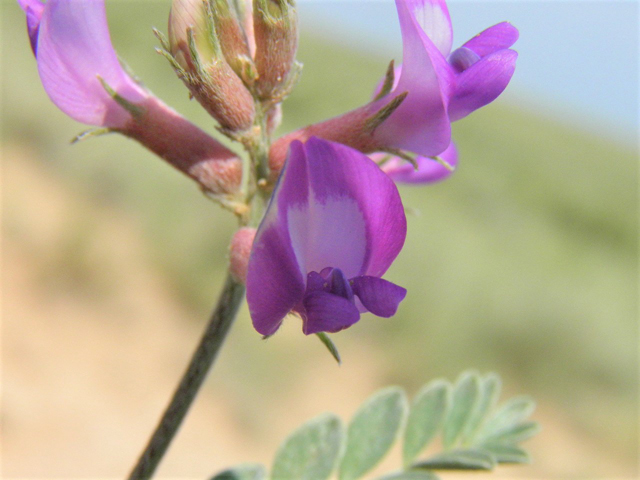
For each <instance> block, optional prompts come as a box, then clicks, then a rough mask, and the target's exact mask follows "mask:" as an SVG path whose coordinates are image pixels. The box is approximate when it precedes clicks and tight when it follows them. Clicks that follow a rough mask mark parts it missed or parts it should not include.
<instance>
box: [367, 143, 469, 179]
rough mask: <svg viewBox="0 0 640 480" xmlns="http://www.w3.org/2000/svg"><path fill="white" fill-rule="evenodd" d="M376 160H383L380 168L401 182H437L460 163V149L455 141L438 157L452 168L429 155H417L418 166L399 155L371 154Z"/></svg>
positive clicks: (447, 175) (446, 176)
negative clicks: (415, 166)
mask: <svg viewBox="0 0 640 480" xmlns="http://www.w3.org/2000/svg"><path fill="white" fill-rule="evenodd" d="M371 157H372V158H373V160H374V161H377V162H379V161H382V162H383V163H381V164H380V168H382V171H383V172H385V173H386V174H387V175H389V177H391V179H392V180H393V181H395V182H400V183H412V184H423V183H435V182H440V181H442V180H444V179H445V178H448V177H449V176H450V175H451V174H452V173H453V171H454V170H453V169H455V167H456V166H457V165H458V150H457V149H456V146H455V144H454V143H453V142H451V144H450V145H449V146H448V147H447V148H446V150H445V151H444V152H442V153H441V154H440V155H438V157H439V158H440V159H442V160H443V161H444V162H446V163H447V164H448V165H449V166H450V167H451V168H447V166H445V165H443V164H442V163H440V162H438V161H436V160H434V159H433V158H428V157H417V158H416V163H417V164H418V168H417V169H416V168H414V166H413V165H411V164H410V163H409V162H407V161H406V160H403V159H401V158H399V157H393V156H392V157H391V158H388V157H389V155H385V154H381V153H375V154H374V155H372V156H371Z"/></svg>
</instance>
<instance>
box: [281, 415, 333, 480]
mask: <svg viewBox="0 0 640 480" xmlns="http://www.w3.org/2000/svg"><path fill="white" fill-rule="evenodd" d="M343 436H344V434H343V431H342V423H341V422H340V419H339V418H338V417H336V416H335V415H333V414H325V415H321V416H319V417H317V418H315V419H313V420H311V421H309V422H307V423H305V424H304V425H303V426H302V427H300V428H299V429H298V430H296V431H295V432H293V433H292V434H291V435H290V436H289V437H288V438H287V439H286V440H285V441H284V443H283V444H282V446H281V447H280V449H279V450H278V453H277V454H276V458H275V461H274V462H273V468H272V470H271V478H272V479H274V480H276V479H280V478H291V479H294V478H295V479H296V480H325V479H326V478H328V477H329V475H331V472H332V471H333V469H334V467H335V464H336V460H337V459H338V455H339V453H340V447H341V444H342V438H343Z"/></svg>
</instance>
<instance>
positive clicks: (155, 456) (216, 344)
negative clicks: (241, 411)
mask: <svg viewBox="0 0 640 480" xmlns="http://www.w3.org/2000/svg"><path fill="white" fill-rule="evenodd" d="M244 291H245V288H244V286H243V285H242V284H240V283H239V282H238V281H237V280H234V278H233V277H232V276H231V274H229V275H228V276H227V279H226V281H225V284H224V287H223V289H222V292H221V293H220V297H219V299H218V304H217V305H216V307H215V309H214V310H213V313H212V315H211V319H210V320H209V324H208V325H207V328H206V330H205V332H204V334H203V336H202V339H201V340H200V343H199V344H198V347H197V348H196V350H195V352H194V354H193V357H192V358H191V362H190V363H189V366H188V367H187V370H186V371H185V373H184V375H183V376H182V380H181V381H180V384H179V385H178V388H177V389H176V391H175V393H174V394H173V397H172V398H171V401H170V402H169V405H168V407H167V409H166V410H165V411H164V413H163V415H162V418H161V419H160V422H159V423H158V426H157V427H156V429H155V431H154V432H153V434H152V436H151V438H150V440H149V443H148V444H147V446H146V447H145V449H144V451H143V452H142V454H141V455H140V458H139V459H138V461H137V463H136V465H135V466H134V467H133V470H132V471H131V473H130V474H129V477H128V478H129V480H145V479H149V478H151V477H152V476H153V473H154V472H155V471H156V469H157V468H158V465H159V464H160V461H161V460H162V458H163V457H164V454H165V453H166V451H167V449H168V448H169V445H170V444H171V441H172V440H173V437H174V436H175V434H176V433H177V431H178V429H179V428H180V425H181V424H182V421H183V420H184V417H185V416H186V414H187V412H188V411H189V407H191V404H192V403H193V400H194V399H195V397H196V395H197V394H198V391H199V390H200V387H201V386H202V384H203V382H204V380H205V378H206V377H207V373H208V372H209V370H210V369H211V366H212V365H213V363H214V362H215V360H216V357H217V356H218V352H219V351H220V348H221V347H222V344H223V343H224V341H225V339H226V338H227V333H229V330H230V329H231V325H232V324H233V321H234V320H235V318H236V315H237V313H238V309H239V308H240V304H241V303H242V300H243V299H244Z"/></svg>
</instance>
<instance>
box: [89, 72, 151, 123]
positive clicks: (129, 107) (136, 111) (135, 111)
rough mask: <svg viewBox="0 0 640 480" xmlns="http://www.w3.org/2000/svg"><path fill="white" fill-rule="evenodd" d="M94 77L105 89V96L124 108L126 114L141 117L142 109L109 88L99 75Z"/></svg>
mask: <svg viewBox="0 0 640 480" xmlns="http://www.w3.org/2000/svg"><path fill="white" fill-rule="evenodd" d="M96 77H97V78H98V80H99V81H100V84H102V88H104V89H105V91H106V92H107V94H108V95H109V96H110V97H111V98H113V99H114V100H115V101H116V103H117V104H118V105H120V106H121V107H122V108H124V109H125V110H126V111H127V112H129V113H130V114H131V115H133V116H134V117H139V116H140V115H142V114H143V113H144V108H142V107H140V106H138V105H135V104H133V103H131V102H130V101H129V100H127V99H126V98H124V97H122V96H121V95H120V94H119V93H117V92H116V91H115V90H114V89H113V88H111V86H110V85H109V84H108V83H107V82H106V81H105V79H104V78H102V77H101V76H100V75H96Z"/></svg>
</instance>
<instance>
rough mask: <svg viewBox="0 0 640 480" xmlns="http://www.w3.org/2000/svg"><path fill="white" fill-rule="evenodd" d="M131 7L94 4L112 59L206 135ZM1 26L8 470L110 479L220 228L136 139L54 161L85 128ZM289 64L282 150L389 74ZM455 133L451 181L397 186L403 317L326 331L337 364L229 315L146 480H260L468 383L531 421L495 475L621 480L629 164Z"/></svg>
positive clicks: (631, 292) (204, 298)
mask: <svg viewBox="0 0 640 480" xmlns="http://www.w3.org/2000/svg"><path fill="white" fill-rule="evenodd" d="M110 5H111V4H110ZM127 5H128V7H129V8H128V9H124V8H122V4H119V3H118V2H115V3H114V4H113V6H110V7H109V8H110V10H109V14H110V21H111V25H112V31H113V37H114V43H115V45H116V47H117V49H118V51H119V53H120V54H121V56H122V57H123V58H124V59H125V60H126V61H127V62H128V63H129V64H130V65H131V66H132V68H133V69H134V71H136V73H137V74H138V75H139V76H140V77H141V78H143V79H144V80H145V82H146V83H147V85H148V86H149V87H150V88H151V90H152V91H154V92H155V93H156V94H157V95H158V96H160V97H162V98H163V99H165V100H166V101H167V102H168V103H169V104H171V105H173V106H175V107H176V109H177V110H179V111H180V112H182V113H184V114H185V115H187V116H189V118H191V119H193V120H194V121H196V122H197V123H199V124H200V125H201V126H203V127H204V128H206V129H208V130H209V131H212V132H213V131H214V129H213V124H212V122H211V121H210V119H209V118H208V117H207V116H206V114H205V113H204V112H203V111H201V109H200V108H199V106H198V105H197V104H196V103H195V102H191V103H190V102H189V101H188V100H187V95H186V90H185V89H184V88H183V87H182V85H181V84H180V82H179V81H178V80H177V79H175V78H174V75H173V73H172V72H171V70H170V68H169V67H168V65H166V62H165V61H164V59H162V58H161V57H160V56H157V55H154V54H153V50H152V49H153V46H154V38H153V36H152V35H151V34H150V31H149V29H150V27H151V26H159V27H164V24H165V21H166V20H165V18H166V10H163V9H162V8H154V9H152V10H151V11H149V10H147V6H146V5H147V4H145V3H144V2H139V3H136V2H130V3H127ZM6 7H7V6H6V5H5V4H4V3H3V14H4V15H3V18H2V41H3V44H4V46H5V48H4V52H3V58H2V68H3V72H4V73H3V79H2V80H3V85H2V121H1V122H2V137H1V138H0V141H1V147H2V157H3V158H2V162H3V171H2V173H3V175H2V177H3V198H2V200H3V201H2V204H3V212H2V214H3V222H2V228H3V247H4V248H3V265H4V267H3V279H2V281H3V284H2V292H3V425H2V430H3V457H4V458H3V459H4V465H3V472H2V473H3V474H5V475H6V476H8V477H29V476H45V477H63V478H64V477H67V478H68V477H86V476H87V475H90V476H120V475H122V474H123V473H124V471H126V469H127V468H128V467H129V465H130V463H131V462H132V461H133V459H134V458H135V456H136V455H137V454H138V449H139V448H140V447H141V446H142V444H143V442H144V441H145V440H146V436H147V435H148V433H149V432H150V431H151V428H152V426H153V425H154V422H155V421H156V419H157V416H158V414H159V412H160V410H161V409H162V407H163V406H164V403H165V402H166V400H167V399H168V397H169V392H170V391H171V389H172V387H173V385H174V384H175V382H176V381H177V378H178V376H179V375H180V372H181V370H182V368H183V366H184V363H185V362H186V360H187V358H188V356H189V355H190V353H191V349H192V348H193V345H195V342H196V338H197V336H198V334H199V330H200V329H201V328H202V326H203V322H204V320H205V318H206V316H207V315H208V311H209V309H210V307H211V305H212V304H213V302H214V298H215V295H216V292H217V290H218V289H219V287H220V284H221V279H222V275H223V272H224V269H225V262H226V245H227V242H228V239H229V237H230V235H231V233H232V232H233V228H234V222H233V220H232V219H231V218H228V217H227V215H226V214H225V213H224V212H223V211H222V210H220V209H219V208H217V207H216V206H215V205H213V204H211V203H210V202H208V201H207V200H206V199H205V198H204V197H203V196H202V195H201V194H200V193H199V191H198V189H197V188H195V186H194V185H192V184H191V183H190V181H189V180H188V179H186V178H183V177H181V176H180V175H179V174H176V173H175V172H174V171H173V170H172V169H171V168H169V167H167V166H165V165H163V164H162V163H161V162H159V161H158V160H157V159H156V158H154V157H153V156H152V155H151V154H149V153H147V152H145V151H144V150H142V149H141V148H140V147H139V146H138V145H136V144H134V143H133V142H130V141H128V140H125V139H122V138H118V137H116V136H107V137H103V138H97V139H91V140H88V141H85V142H81V143H80V144H78V145H74V146H73V147H71V146H69V144H68V140H69V139H71V138H72V137H73V136H74V135H75V134H77V133H78V132H79V131H80V130H82V129H83V126H82V125H79V124H76V123H74V122H73V121H71V120H69V119H67V118H65V117H64V115H63V114H62V113H60V112H59V111H58V110H57V109H56V108H55V107H54V106H53V105H51V104H50V103H49V101H48V99H47V97H46V95H45V93H44V92H43V91H42V88H41V86H40V84H39V80H38V77H37V73H36V68H35V62H34V60H33V58H32V56H31V52H30V51H29V47H28V42H27V40H26V35H25V32H24V30H25V28H24V20H23V18H22V14H21V12H20V11H19V9H17V8H13V7H14V6H13V5H9V7H8V8H6ZM140 18H144V19H145V20H144V25H143V26H140V25H139V24H140ZM8 39H11V45H15V46H12V48H11V49H8V48H6V45H8ZM299 58H300V60H301V61H303V62H304V64H305V70H304V73H303V77H302V81H301V83H300V85H299V87H298V88H297V90H296V91H295V92H294V94H293V95H292V97H291V98H290V99H289V100H288V101H287V102H286V103H285V111H284V113H285V119H286V121H285V123H284V125H283V126H282V128H281V132H282V133H284V132H287V131H290V130H292V129H293V128H296V127H298V126H301V125H303V124H305V123H309V122H312V121H316V120H321V119H324V118H327V117H329V116H332V115H336V114H339V113H341V112H343V111H346V110H347V109H349V108H352V107H356V106H358V105H361V104H362V103H363V102H365V101H367V100H368V98H369V95H370V92H371V91H372V90H373V88H374V86H375V85H376V84H377V82H378V79H379V78H380V76H381V75H382V73H383V72H384V70H385V68H386V64H387V62H388V60H389V59H386V58H376V57H373V56H372V57H365V56H362V55H360V56H354V55H353V54H352V53H351V52H349V51H348V50H347V49H345V48H344V47H342V46H339V45H338V44H330V43H327V42H326V41H322V42H321V41H319V40H318V39H314V38H308V37H305V38H303V39H302V42H301V48H300V55H299ZM454 136H455V139H456V142H457V144H458V146H459V150H460V158H461V160H460V167H459V169H458V171H457V172H456V173H455V174H454V175H453V177H452V178H451V179H450V180H448V181H446V182H444V183H442V184H439V185H434V186H430V187H412V188H409V187H403V188H402V189H401V193H402V195H403V198H404V202H405V206H406V208H407V210H408V212H409V236H408V238H407V242H406V248H405V249H404V250H403V252H402V253H401V255H400V257H399V258H398V260H397V262H396V263H395V264H394V266H393V267H392V269H391V270H390V272H389V273H388V274H387V276H388V278H389V279H390V280H392V281H394V282H396V283H399V284H401V285H403V286H405V287H406V288H407V289H408V290H409V295H408V297H407V299H406V301H405V302H404V303H403V305H402V307H401V310H400V313H399V315H397V316H396V317H394V318H393V319H390V320H384V319H378V318H375V317H371V316H369V317H365V318H364V319H363V320H362V321H361V322H360V323H359V324H357V325H355V326H354V327H353V328H350V329H348V330H347V331H345V332H342V333H340V334H339V335H336V336H335V341H336V343H337V344H338V346H339V348H340V350H341V353H342V356H343V359H344V364H343V366H342V367H340V368H337V367H336V366H335V365H334V364H333V362H332V360H331V359H330V358H329V356H328V355H327V354H326V352H325V351H324V350H323V348H322V346H321V345H319V342H317V340H316V339H314V338H306V337H304V336H303V335H302V334H301V333H300V331H299V330H300V329H299V325H295V322H294V321H290V322H288V324H287V325H285V327H284V328H283V329H282V331H281V332H279V334H278V335H276V336H275V337H273V338H272V339H270V340H269V341H267V342H264V341H261V340H260V338H259V335H257V334H256V333H255V332H254V331H253V330H252V328H251V326H250V321H249V319H248V316H247V314H246V309H245V310H243V313H242V315H241V317H240V318H239V319H238V322H237V324H236V326H235V328H234V331H233V332H232V335H231V337H230V339H229V343H228V344H227V345H226V346H225V349H224V351H223V353H222V355H221V357H220V359H219V364H218V365H217V366H216V368H215V370H214V372H213V374H212V375H211V377H210V379H209V382H208V384H207V387H206V389H205V392H204V395H203V397H202V398H201V399H200V400H199V403H198V405H197V406H196V408H195V409H194V411H193V413H192V416H191V417H190V418H189V420H188V421H187V423H186V425H185V428H184V429H183V431H182V432H181V434H180V436H179V437H178V438H177V440H176V444H175V447H174V448H173V449H172V450H171V451H170V453H169V456H168V457H167V461H166V462H165V464H163V468H162V471H161V473H163V474H164V475H167V476H171V475H174V476H175V475H188V476H190V475H192V476H198V477H201V478H203V477H204V476H205V475H207V474H210V473H212V472H213V471H214V470H215V469H216V468H220V467H223V466H226V465H228V464H231V463H235V462H239V461H253V460H258V461H268V459H269V458H270V457H269V456H270V454H271V453H272V452H273V451H274V450H275V448H276V446H277V444H278V442H279V441H280V440H281V439H282V438H283V436H284V435H285V434H286V433H287V432H288V431H290V430H291V429H292V428H294V427H295V426H297V425H298V424H300V423H302V422H303V421H304V420H305V419H307V418H309V417H311V416H314V415H316V414H317V413H320V412H322V411H325V410H333V411H336V412H337V413H340V414H342V415H345V416H348V415H350V414H351V413H352V412H353V410H354V409H355V408H356V406H357V405H358V404H359V403H360V402H361V401H362V400H363V399H364V398H365V397H366V396H367V395H368V394H369V393H371V392H372V391H373V390H374V389H375V388H377V387H378V386H383V385H385V384H388V383H397V384H401V385H403V386H405V387H407V388H408V389H409V390H410V391H415V389H417V388H418V387H419V386H420V385H422V384H423V383H424V382H425V381H427V380H429V379H431V378H434V377H436V376H447V377H448V378H451V379H453V378H455V377H456V376H457V374H458V373H459V372H460V371H461V370H463V369H466V368H469V367H475V368H478V369H480V370H482V371H487V370H494V371H497V372H499V373H500V374H501V375H502V376H503V378H504V380H505V385H506V388H507V390H508V391H509V393H528V394H531V395H532V396H533V397H534V398H536V399H537V400H538V401H539V404H540V409H539V413H538V414H537V419H538V420H539V421H541V422H542V424H543V428H544V430H543V433H542V434H541V435H540V436H539V438H537V439H534V440H533V441H531V442H530V447H531V449H532V452H533V454H534V460H535V463H534V465H532V466H530V467H525V468H522V469H506V471H503V472H502V473H499V474H497V475H496V476H503V477H509V478H513V477H515V476H521V477H523V478H531V477H534V476H535V477H538V478H584V477H586V476H588V477H589V478H610V477H614V476H617V477H623V476H628V477H629V478H635V477H636V475H637V474H638V471H637V464H636V458H635V457H636V453H637V445H638V424H637V408H638V385H637V379H638V357H637V348H638V331H637V330H638V325H637V310H638V305H637V292H638V277H637V272H638V259H637V233H638V232H637V228H638V226H637V200H638V199H637V178H638V177H637V164H636V159H637V156H638V151H637V146H633V145H619V144H615V143H613V142H611V141H608V140H607V138H599V137H595V136H593V135H587V134H585V133H582V132H581V131H580V128H579V127H576V126H574V125H568V124H566V123H565V122H564V121H563V119H562V118H545V117H541V116H536V115H533V114H531V113H530V112H527V111H524V110H522V109H520V108H518V105H505V104H504V103H502V102H500V101H498V102H496V103H495V104H493V105H491V106H489V107H487V108H484V109H483V110H481V111H478V112H476V113H475V114H473V115H472V116H470V117H469V118H467V119H464V120H462V121H460V122H458V123H457V124H456V125H455V128H454ZM445 478H446V477H445ZM487 478H489V477H488V476H487Z"/></svg>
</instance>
